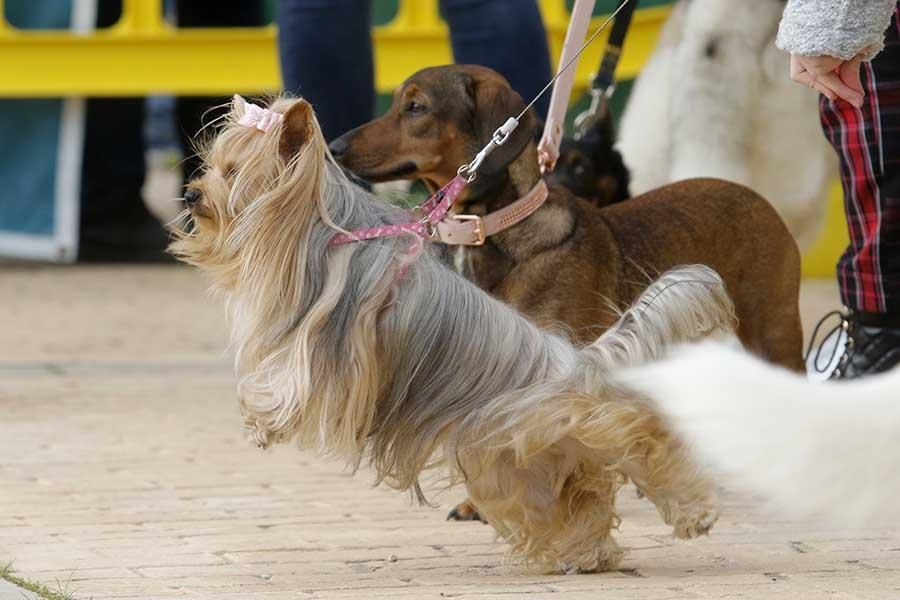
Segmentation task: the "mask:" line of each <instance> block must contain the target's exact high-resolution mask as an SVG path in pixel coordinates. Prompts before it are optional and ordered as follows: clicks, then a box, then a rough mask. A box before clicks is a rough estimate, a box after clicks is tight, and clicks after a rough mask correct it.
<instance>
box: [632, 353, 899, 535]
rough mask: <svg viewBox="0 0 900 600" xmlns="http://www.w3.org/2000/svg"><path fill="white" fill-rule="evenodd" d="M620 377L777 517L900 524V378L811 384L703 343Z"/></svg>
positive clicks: (700, 455) (704, 456)
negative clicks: (756, 495)
mask: <svg viewBox="0 0 900 600" xmlns="http://www.w3.org/2000/svg"><path fill="white" fill-rule="evenodd" d="M620 379H621V382H622V383H623V384H625V385H627V386H628V387H631V388H633V389H637V390H640V391H641V392H643V393H644V394H647V395H648V396H650V398H651V399H652V400H653V402H654V403H655V405H656V406H657V407H658V408H659V410H660V412H661V413H662V414H664V415H666V418H667V420H668V424H669V425H670V426H671V427H672V428H673V429H674V430H675V431H676V432H678V433H679V434H680V435H681V436H682V437H683V438H684V439H685V440H686V441H687V444H688V446H690V447H691V448H692V450H693V452H695V453H696V456H697V457H698V458H700V459H701V460H702V462H703V463H705V464H706V465H709V466H712V467H713V468H714V469H715V471H717V472H718V473H719V474H722V475H724V476H725V479H724V480H723V481H725V482H729V483H731V484H734V485H735V486H736V487H739V488H741V489H743V490H745V491H749V492H752V493H755V494H758V495H759V496H761V497H762V498H764V499H768V500H769V501H770V502H771V503H772V505H773V506H772V508H774V509H777V510H778V511H779V512H780V513H787V514H791V515H795V516H803V517H808V516H818V517H822V518H825V519H827V520H828V521H829V522H830V523H833V524H834V525H864V524H873V523H897V522H898V521H900V502H898V498H900V371H898V372H893V373H890V374H886V375H881V376H875V377H871V378H869V379H864V380H861V381H854V382H839V383H837V382H835V383H811V382H808V381H807V380H806V379H805V378H804V377H802V376H799V375H796V374H794V373H789V372H787V371H784V370H782V369H779V368H775V367H772V366H770V365H767V364H765V363H763V362H762V361H759V360H757V359H755V358H753V357H751V356H750V355H748V354H746V353H745V352H743V351H741V350H738V349H735V348H727V347H725V346H723V345H721V344H719V343H715V342H705V343H702V344H700V345H698V346H694V347H686V348H683V349H681V350H680V351H678V352H676V353H675V354H674V355H673V356H672V357H671V358H669V359H666V360H664V361H662V362H659V363H656V364H652V365H648V366H644V367H639V368H637V369H633V370H628V371H625V372H623V373H622V374H621V375H620Z"/></svg>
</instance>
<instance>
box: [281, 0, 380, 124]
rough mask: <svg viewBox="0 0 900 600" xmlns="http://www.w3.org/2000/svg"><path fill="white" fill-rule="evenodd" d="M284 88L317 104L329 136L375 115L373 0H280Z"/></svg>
mask: <svg viewBox="0 0 900 600" xmlns="http://www.w3.org/2000/svg"><path fill="white" fill-rule="evenodd" d="M277 21H278V51H279V55H280V58H281V73H282V78H283V79H284V89H285V91H287V92H288V93H291V94H294V95H297V96H303V97H304V98H306V100H308V101H309V102H310V103H312V105H313V108H314V109H315V111H316V116H317V117H318V119H319V122H320V123H321V125H322V132H323V133H324V134H325V139H326V140H329V141H330V140H333V139H334V138H336V137H338V136H339V135H341V134H342V133H344V132H346V131H348V130H350V129H353V128H354V127H358V126H359V125H362V124H363V123H365V122H367V121H370V120H372V118H373V116H374V111H375V67H374V63H373V58H372V34H371V3H370V0H278V10H277Z"/></svg>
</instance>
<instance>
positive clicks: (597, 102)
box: [575, 0, 639, 139]
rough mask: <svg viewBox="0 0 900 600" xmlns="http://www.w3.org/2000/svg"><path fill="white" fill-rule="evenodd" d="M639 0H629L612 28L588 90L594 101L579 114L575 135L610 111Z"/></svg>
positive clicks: (587, 128)
mask: <svg viewBox="0 0 900 600" xmlns="http://www.w3.org/2000/svg"><path fill="white" fill-rule="evenodd" d="M638 3H639V0H633V1H632V2H628V4H627V6H625V7H624V8H623V9H622V10H621V11H620V12H619V13H618V14H617V15H616V18H615V21H613V26H612V31H611V32H610V33H609V39H608V40H607V41H606V48H605V49H604V51H603V57H602V58H601V59H600V67H599V68H598V70H597V73H596V74H595V75H594V76H593V77H592V78H591V87H590V89H589V90H588V91H589V93H590V95H591V105H590V107H588V109H587V110H586V111H584V112H583V113H581V114H579V115H578V116H577V117H576V118H575V139H578V138H580V137H581V136H582V135H584V134H585V133H586V132H587V131H588V130H589V129H590V128H591V126H592V125H593V124H594V122H595V121H597V120H598V119H601V118H603V117H604V116H605V115H606V111H607V104H608V102H609V98H610V97H612V95H613V92H614V91H615V90H616V67H617V66H618V64H619V57H621V56H622V46H624V45H625V37H626V36H627V35H628V29H629V28H630V26H631V18H632V17H633V16H634V11H635V10H636V9H637V5H638Z"/></svg>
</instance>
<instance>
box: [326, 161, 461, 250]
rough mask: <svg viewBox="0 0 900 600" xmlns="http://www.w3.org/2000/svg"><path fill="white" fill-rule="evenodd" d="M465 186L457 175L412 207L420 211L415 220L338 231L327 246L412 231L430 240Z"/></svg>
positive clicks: (404, 233)
mask: <svg viewBox="0 0 900 600" xmlns="http://www.w3.org/2000/svg"><path fill="white" fill-rule="evenodd" d="M464 187H466V180H465V178H464V177H462V176H461V175H457V176H456V177H454V178H453V179H451V180H450V183H448V184H447V185H445V186H444V187H442V188H441V189H439V190H438V191H437V192H435V194H434V195H433V196H432V197H431V198H429V199H428V200H426V201H425V202H423V203H422V204H420V205H419V206H417V207H416V208H414V209H412V212H413V213H418V214H424V215H425V216H424V217H422V218H421V219H419V220H418V221H408V222H406V223H397V224H396V225H380V226H378V227H366V228H363V229H354V230H353V231H349V232H347V233H338V234H336V235H335V236H334V237H333V238H331V245H332V246H338V245H340V244H349V243H352V242H364V241H366V240H374V239H377V238H386V237H397V236H398V235H406V234H410V233H412V234H414V235H416V236H418V237H420V238H422V239H431V238H432V237H433V236H434V233H435V231H436V230H437V226H438V223H440V222H441V221H443V220H444V217H445V216H446V215H447V212H448V211H449V210H450V207H451V206H453V202H455V201H456V198H457V197H458V196H459V193H460V192H462V190H463V188H464Z"/></svg>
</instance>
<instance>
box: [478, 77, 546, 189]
mask: <svg viewBox="0 0 900 600" xmlns="http://www.w3.org/2000/svg"><path fill="white" fill-rule="evenodd" d="M472 96H473V98H472V100H473V102H474V104H475V111H474V122H473V126H474V129H475V135H476V138H477V139H478V142H479V150H480V149H481V148H483V147H484V146H485V145H486V144H487V143H488V142H489V141H490V140H491V136H492V135H494V132H495V131H496V130H497V128H498V127H500V126H501V125H503V124H504V123H505V122H506V121H507V119H509V118H510V117H515V116H516V115H518V114H519V113H520V112H522V109H523V108H525V102H524V101H523V100H522V96H520V95H519V94H518V93H516V92H515V91H514V90H513V89H512V88H511V87H509V84H508V83H507V82H506V80H505V79H503V78H502V77H500V76H499V75H495V76H493V77H486V78H476V79H475V81H474V89H473V90H472ZM535 122H536V119H535V117H534V114H533V111H532V110H529V111H528V112H526V113H525V115H524V116H523V117H522V118H521V119H519V126H518V127H516V130H515V131H514V132H513V133H512V135H510V137H509V139H508V140H506V143H505V144H503V145H502V146H499V147H497V148H495V149H494V151H493V152H491V154H490V155H488V157H487V158H486V159H485V161H484V162H483V163H482V164H481V169H480V171H481V172H482V173H485V174H488V175H494V174H497V173H500V172H502V171H504V170H505V169H506V167H507V166H509V164H510V163H511V162H512V161H513V160H515V158H516V157H517V156H518V155H519V154H520V153H521V152H522V150H523V149H524V148H525V146H526V145H527V144H528V143H529V142H531V141H532V140H533V137H534V129H535ZM535 160H537V154H535Z"/></svg>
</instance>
